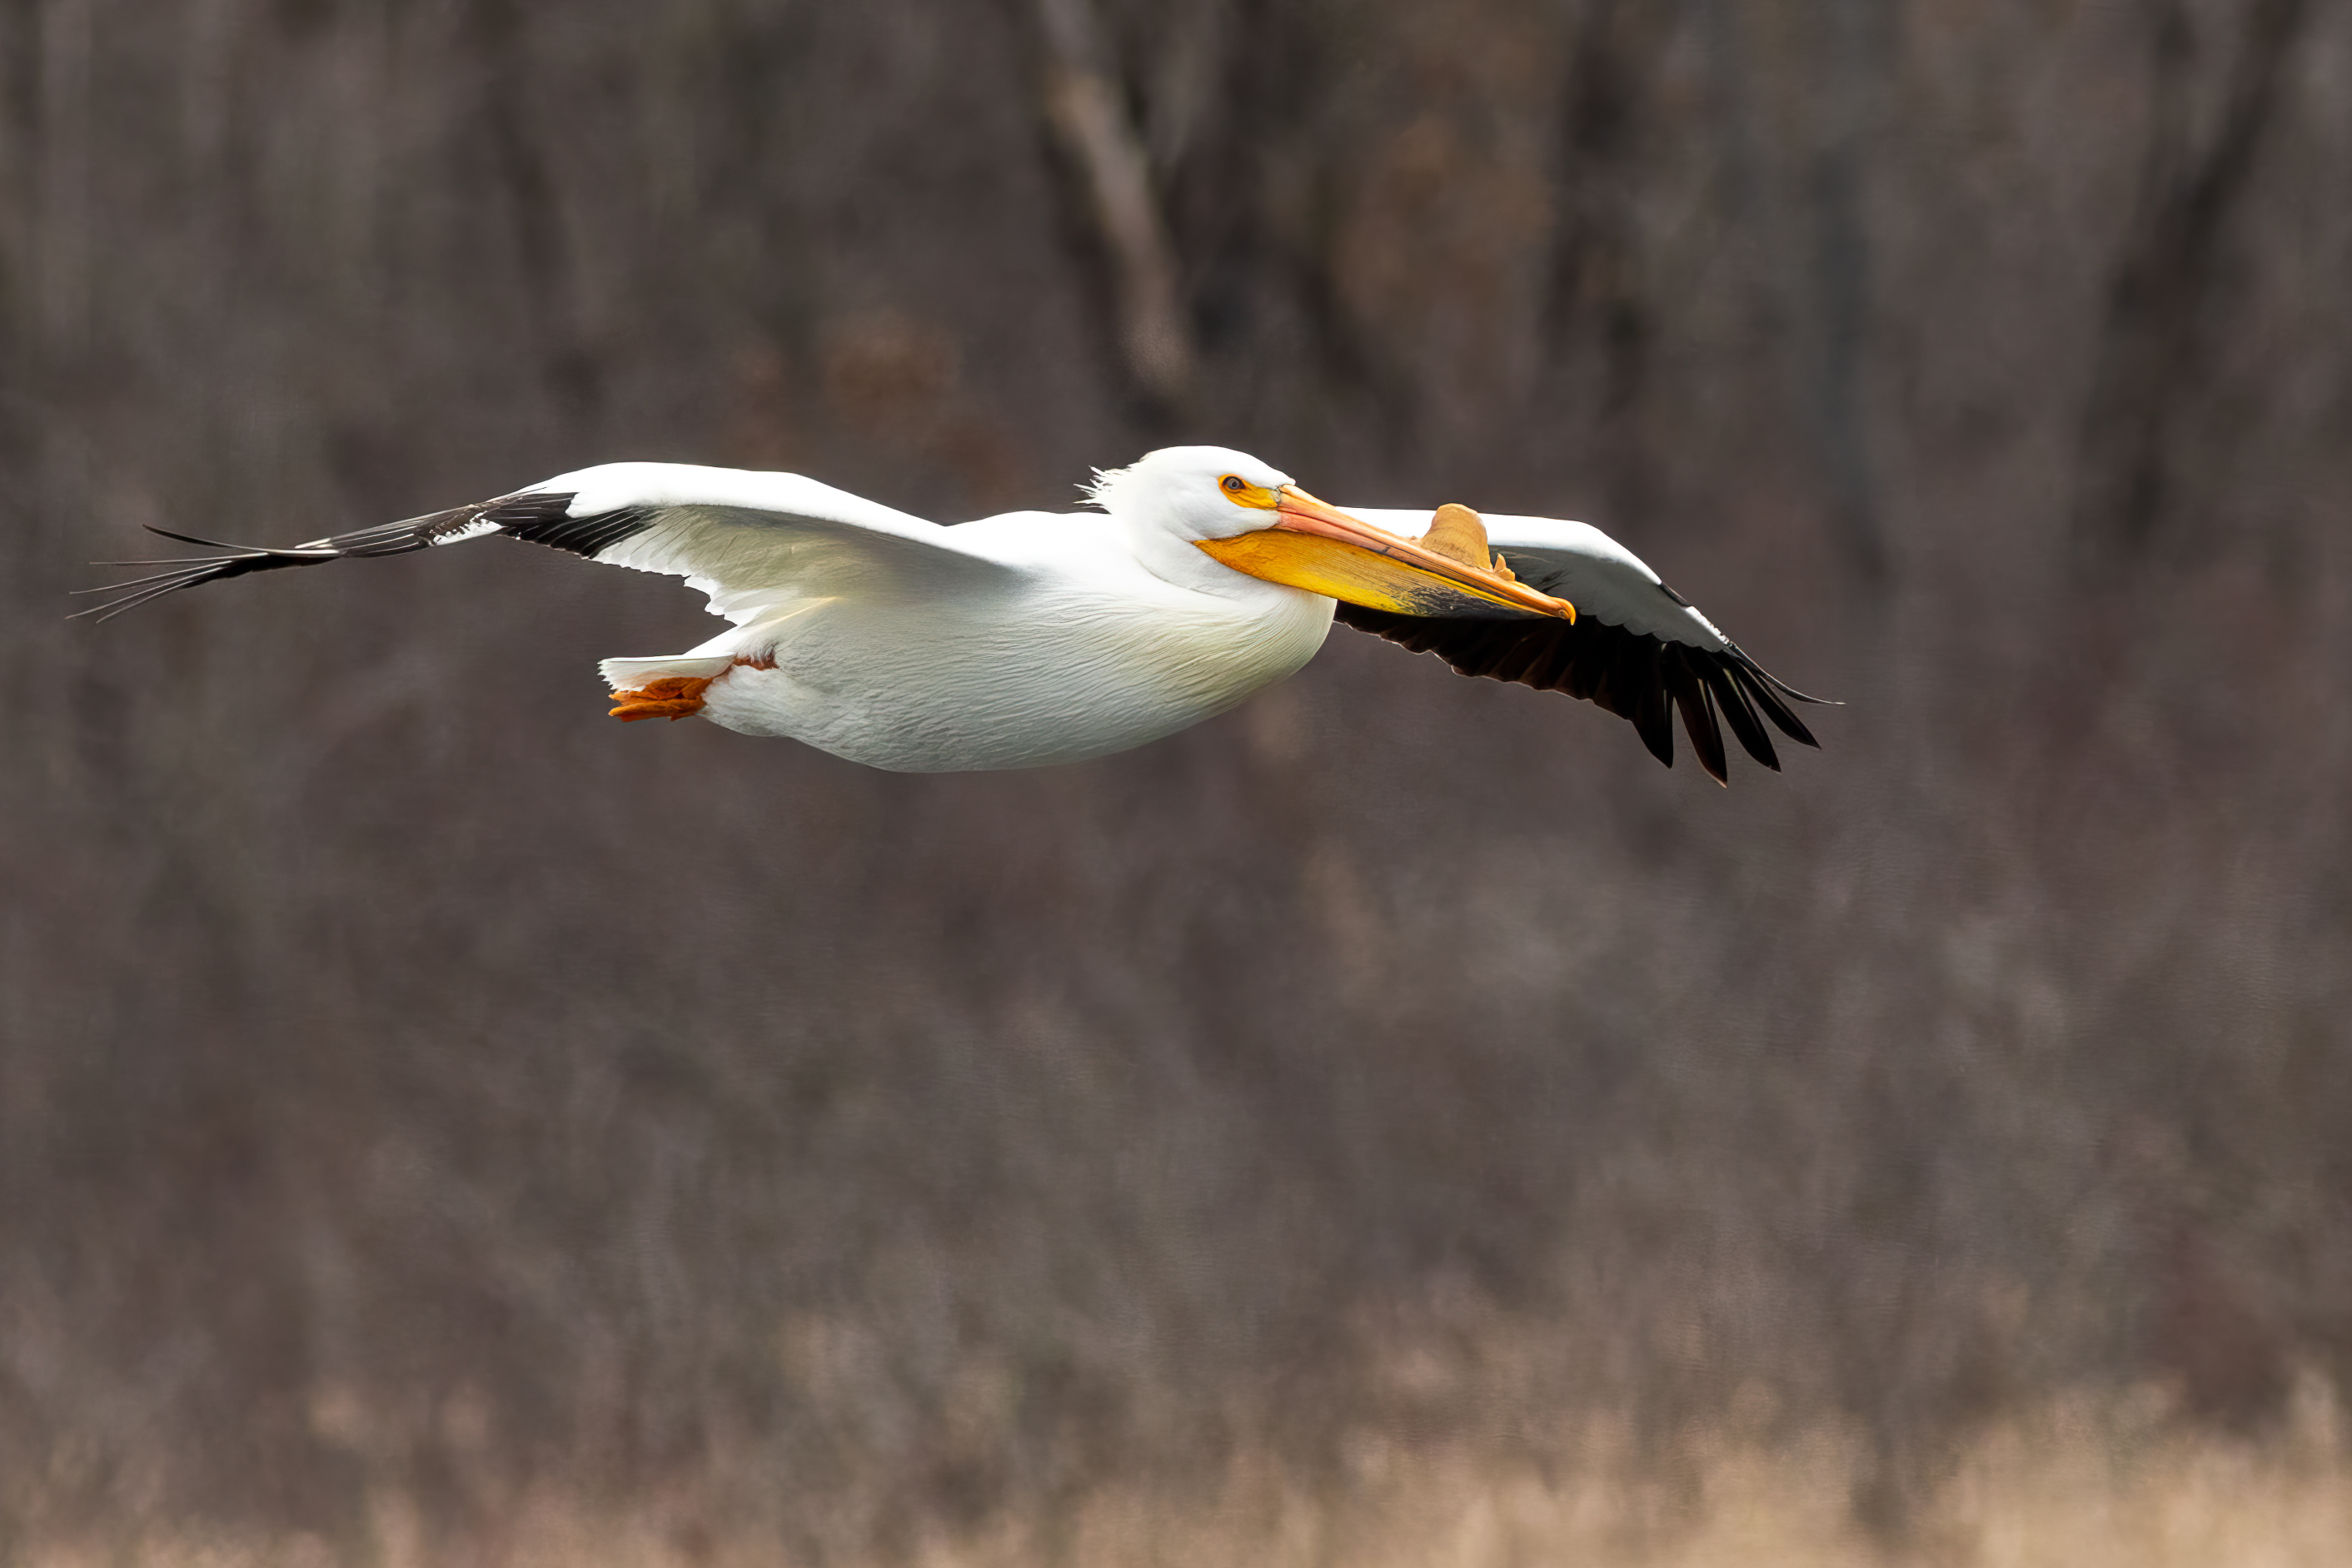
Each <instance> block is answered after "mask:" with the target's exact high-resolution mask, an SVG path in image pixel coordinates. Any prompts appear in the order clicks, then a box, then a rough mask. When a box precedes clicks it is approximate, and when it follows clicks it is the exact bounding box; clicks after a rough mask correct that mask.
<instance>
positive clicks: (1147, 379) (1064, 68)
mask: <svg viewBox="0 0 2352 1568" xmlns="http://www.w3.org/2000/svg"><path fill="white" fill-rule="evenodd" d="M1032 9H1033V10H1034V13H1035V16H1036V19H1037V33H1038V37H1039V38H1040V39H1041V40H1042V41H1043V43H1044V45H1045V119H1046V123H1047V124H1048V125H1050V126H1051V127H1052V129H1053V131H1054V135H1055V140H1056V141H1057V142H1058V143H1059V144H1060V146H1061V149H1062V152H1063V153H1064V154H1065V155H1066V157H1068V159H1069V160H1070V162H1071V164H1072V165H1073V166H1074V167H1075V168H1076V171H1077V172H1078V174H1079V176H1080V179H1081V181H1082V183H1084V185H1085V188H1086V194H1087V204H1088V206H1089V208H1090V209H1091V211H1092V214H1093V216H1094V220H1095V224H1096V226H1097V228H1099V229H1100V231H1101V233H1102V237H1103V242H1104V244H1105V246H1107V247H1108V250H1109V253H1110V260H1111V267H1112V272H1113V277H1112V287H1113V290H1114V294H1115V297H1116V300H1117V309H1118V343H1119V350H1120V352H1121V354H1122V355H1123V357H1124V358H1125V360H1126V361H1127V368H1128V370H1129V373H1130V374H1132V375H1133V376H1134V378H1135V380H1136V382H1137V383H1138V384H1139V385H1140V386H1141V387H1142V388H1143V390H1144V391H1145V392H1149V393H1150V395H1151V396H1153V397H1155V398H1157V399H1159V400H1160V401H1161V402H1164V403H1167V404H1169V405H1170V406H1171V407H1174V408H1181V407H1182V406H1183V405H1184V404H1185V402H1188V401H1189V400H1190V398H1191V396H1192V385H1193V382H1194V379H1195V376H1196V373H1197V369H1198V355H1197V354H1196V352H1195V350H1194V349H1193V345H1192V330H1191V329H1190V327H1189V325H1188V324H1187V323H1186V321H1185V319H1184V308H1183V301H1182V298H1181V293H1180V290H1179V288H1178V286H1177V272H1178V269H1177V265H1176V254H1175V247H1174V246H1173V245H1172V244H1171V241H1170V239H1169V235H1168V225H1167V223H1166V220H1165V219H1164V218H1163V217H1162V216H1161V214H1160V205H1159V202H1158V200H1157V198H1156V197H1155V195H1154V193H1153V192H1152V189H1151V169H1150V160H1149V158H1148V157H1147V156H1146V154H1145V152H1144V147H1143V141H1142V138H1141V137H1140V136H1139V134H1138V133H1137V131H1136V129H1135V126H1134V124H1133V122H1132V120H1130V119H1129V115H1128V113H1127V110H1126V109H1125V107H1124V106H1123V105H1122V104H1121V103H1120V101H1119V94H1118V88H1117V86H1116V84H1115V83H1114V81H1113V80H1112V78H1111V73H1110V69H1109V63H1108V62H1109V58H1110V51H1109V47H1108V43H1107V41H1106V40H1105V38H1104V37H1103V32H1102V24H1101V19H1100V18H1099V17H1098V16H1097V15H1096V14H1095V9H1094V5H1093V4H1092V0H1034V5H1033V7H1032Z"/></svg>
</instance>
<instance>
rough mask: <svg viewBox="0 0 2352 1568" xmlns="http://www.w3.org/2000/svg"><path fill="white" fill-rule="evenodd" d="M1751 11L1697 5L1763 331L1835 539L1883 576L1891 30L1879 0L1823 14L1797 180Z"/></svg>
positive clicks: (1835, 3) (1856, 1) (1727, 2)
mask: <svg viewBox="0 0 2352 1568" xmlns="http://www.w3.org/2000/svg"><path fill="white" fill-rule="evenodd" d="M1739 11H1740V3H1739V0H1701V4H1700V5H1699V8H1698V22H1699V26H1700V29H1701V36H1702V38H1703V41H1704V43H1705V46H1706V56H1707V65H1708V74H1709V76H1710V77H1711V78H1712V85H1713V89H1714V92H1715V96H1716V98H1717V100H1718V102H1719V103H1720V105H1721V112H1722V114H1723V117H1724V120H1725V121H1726V126H1725V152H1724V161H1725V174H1726V182H1727V186H1728V189H1727V204H1728V205H1729V206H1730V207H1731V209H1732V214H1731V215H1732V219H1733V222H1734V223H1735V224H1736V225H1738V227H1739V228H1741V229H1744V230H1746V231H1747V232H1748V235H1751V236H1752V238H1751V244H1752V245H1753V246H1754V248H1755V251H1756V252H1757V253H1758V255H1759V260H1760V266H1759V271H1760V272H1761V273H1762V274H1763V276H1762V277H1761V278H1760V279H1759V285H1758V292H1759V296H1760V297H1761V311H1760V314H1761V317H1762V322H1763V326H1764V329H1765V331H1766V333H1767V334H1768V336H1769V337H1773V338H1777V339H1779V340H1780V350H1781V352H1782V354H1783V355H1784V356H1785V361H1784V363H1785V370H1784V372H1783V373H1784V374H1786V376H1787V377H1788V379H1789V382H1790V392H1791V394H1792V401H1793V402H1794V404H1795V406H1796V408H1797V409H1798V411H1799V413H1800V417H1801V421H1802V424H1801V429H1802V431H1803V434H1804V435H1805V438H1806V441H1807V444H1808V445H1809V446H1810V447H1811V458H1812V465H1813V471H1814V475H1815V482H1816V483H1817V484H1819V485H1820V486H1821V487H1822V492H1823V493H1824V496H1825V498H1826V500H1827V504H1828V507H1829V512H1830V518H1831V523H1832V531H1833V533H1834V536H1835V538H1836V541H1837V543H1838V545H1839V546H1840V548H1841V550H1842V553H1843V555H1844V556H1845V558H1846V559H1847V561H1848V563H1849V564H1850V565H1851V566H1852V567H1853V570H1855V571H1856V572H1857V573H1859V574H1860V575H1861V576H1862V577H1864V579H1866V580H1878V579H1881V578H1883V577H1885V574H1886V570H1887V559H1886V547H1885V539H1884V538H1882V536H1881V533H1880V528H1879V517H1878V506H1879V503H1878V489H1879V486H1878V480H1877V475H1876V464H1875V459H1874V444H1873V441H1872V436H1871V427H1872V421H1871V418H1870V410H1869V405H1868V398H1867V395H1866V392H1867V378H1866V369H1867V367H1866V363H1865V361H1866V357H1867V350H1868V342H1869V329H1870V297H1871V290H1872V261H1871V251H1870V243H1869V234H1868V230H1867V228H1866V227H1865V225H1864V215H1863V210H1862V204H1863V196H1864V165H1865V162H1866V161H1867V159H1868V158H1869V156H1870V153H1871V149H1872V146H1873V135H1872V132H1873V130H1874V127H1875V125H1876V124H1877V122H1878V120H1879V118H1880V93H1879V89H1878V84H1879V82H1880V81H1882V80H1883V79H1884V78H1885V74H1886V71H1887V69H1888V60H1887V57H1888V55H1889V54H1890V53H1891V52H1892V51H1891V49H1890V48H1889V47H1888V46H1887V37H1886V33H1885V28H1886V27H1887V26H1888V25H1889V24H1888V23H1887V22H1886V21H1885V20H1884V19H1883V18H1882V17H1880V16H1878V15H1877V14H1876V12H1875V11H1874V7H1872V6H1871V5H1869V4H1868V0H1832V4H1830V5H1826V6H1825V7H1824V8H1823V9H1822V13H1821V25H1822V26H1823V27H1824V28H1825V29H1826V30H1827V34H1828V37H1826V39H1825V40H1823V41H1822V47H1820V48H1819V50H1818V51H1817V57H1818V58H1819V59H1820V60H1821V61H1822V66H1821V69H1822V72H1823V73H1824V75H1825V77H1826V80H1825V81H1824V82H1823V83H1822V90H1821V91H1820V92H1819V93H1818V94H1816V95H1811V96H1810V99H1809V101H1811V103H1812V105H1813V106H1814V108H1815V110H1816V111H1817V113H1818V116H1819V118H1818V119H1817V120H1815V122H1814V124H1813V126H1812V128H1811V136H1810V140H1809V148H1810V151H1808V152H1802V153H1801V154H1799V155H1798V156H1799V157H1801V159H1802V174H1801V177H1796V178H1786V177H1780V175H1781V171H1780V170H1779V169H1776V168H1775V167H1774V166H1773V165H1774V162H1775V160H1774V158H1773V156H1772V153H1771V151H1770V147H1771V143H1772V140H1773V139H1772V138H1771V136H1770V135H1769V133H1768V125H1767V122H1766V117H1765V114H1764V111H1763V110H1762V108H1761V106H1759V104H1758V102H1757V100H1756V89H1755V84H1756V83H1758V82H1759V81H1769V79H1771V77H1772V67H1771V66H1770V64H1769V62H1765V61H1759V59H1758V58H1757V57H1756V52H1755V50H1754V49H1753V48H1752V47H1750V42H1749V39H1748V33H1747V29H1746V28H1745V27H1744V26H1742V25H1741V21H1740V15H1739Z"/></svg>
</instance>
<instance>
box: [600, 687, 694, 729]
mask: <svg viewBox="0 0 2352 1568" xmlns="http://www.w3.org/2000/svg"><path fill="white" fill-rule="evenodd" d="M709 685H710V679H709V677H708V676H703V677H699V678H698V677H694V676H689V675H665V676H663V677H662V678H661V679H660V680H657V681H648V682H646V684H645V685H642V686H640V687H638V688H637V689H636V690H635V691H629V692H614V694H613V710H612V716H613V717H614V718H617V719H619V720H620V721H621V722H622V723H623V724H634V723H635V721H637V720H638V719H641V718H673V719H674V718H689V717H691V716H694V715H696V714H698V713H700V712H701V711H702V694H703V692H704V691H705V690H707V689H708V688H709Z"/></svg>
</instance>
